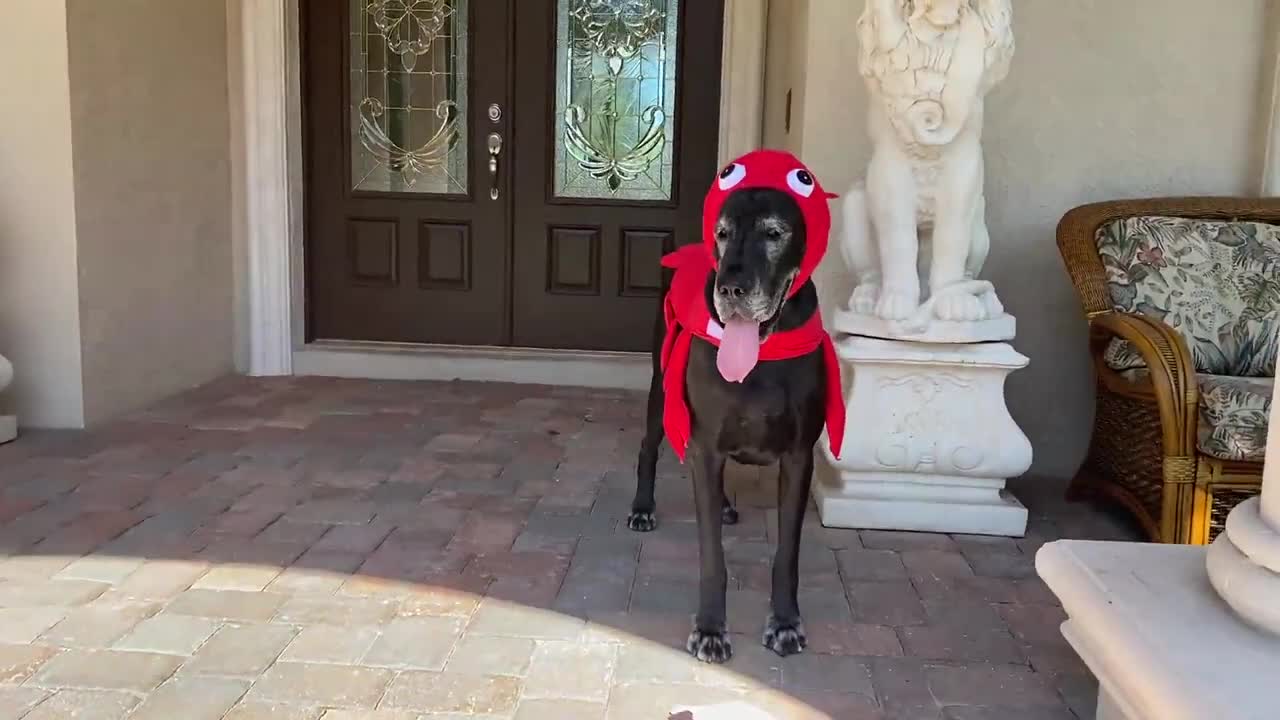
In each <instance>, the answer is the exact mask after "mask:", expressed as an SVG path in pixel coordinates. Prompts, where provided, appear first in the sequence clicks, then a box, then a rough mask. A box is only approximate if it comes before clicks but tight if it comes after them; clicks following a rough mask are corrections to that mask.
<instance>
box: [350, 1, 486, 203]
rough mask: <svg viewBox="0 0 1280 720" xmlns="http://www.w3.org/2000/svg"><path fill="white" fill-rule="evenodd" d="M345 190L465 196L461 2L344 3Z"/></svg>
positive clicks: (464, 31)
mask: <svg viewBox="0 0 1280 720" xmlns="http://www.w3.org/2000/svg"><path fill="white" fill-rule="evenodd" d="M350 2H351V11H350V12H351V68H350V70H351V88H350V92H351V98H350V112H351V133H352V143H351V155H352V157H351V183H352V187H353V188H355V189H356V190H365V191H373V192H408V193H438V194H439V193H442V194H451V195H457V194H466V192H467V52H468V47H467V45H468V42H467V14H468V13H467V11H468V7H467V4H468V3H467V0H350Z"/></svg>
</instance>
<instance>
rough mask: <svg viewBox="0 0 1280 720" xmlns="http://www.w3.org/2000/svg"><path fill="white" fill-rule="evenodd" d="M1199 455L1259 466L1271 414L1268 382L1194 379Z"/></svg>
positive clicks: (1267, 379) (1248, 379)
mask: <svg viewBox="0 0 1280 720" xmlns="http://www.w3.org/2000/svg"><path fill="white" fill-rule="evenodd" d="M1196 379H1197V380H1198V381H1199V383H1200V422H1199V427H1198V429H1197V438H1198V439H1197V445H1198V446H1199V448H1200V452H1202V453H1204V454H1206V455H1209V456H1211V457H1216V458H1220V459H1222V460H1249V461H1253V462H1262V457H1263V455H1264V453H1265V451H1266V448H1267V417H1268V414H1269V413H1270V412H1271V385H1272V383H1274V382H1275V381H1274V380H1272V379H1271V378H1245V377H1226V376H1223V375H1197V376H1196Z"/></svg>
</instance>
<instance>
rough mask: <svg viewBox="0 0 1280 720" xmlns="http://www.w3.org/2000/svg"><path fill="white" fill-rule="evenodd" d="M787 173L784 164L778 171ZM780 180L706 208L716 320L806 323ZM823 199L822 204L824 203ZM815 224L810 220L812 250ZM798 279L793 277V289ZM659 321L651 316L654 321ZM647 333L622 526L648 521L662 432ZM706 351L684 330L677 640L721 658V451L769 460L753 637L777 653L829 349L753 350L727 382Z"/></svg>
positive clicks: (726, 515) (796, 208) (748, 460)
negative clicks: (692, 605) (683, 556)
mask: <svg viewBox="0 0 1280 720" xmlns="http://www.w3.org/2000/svg"><path fill="white" fill-rule="evenodd" d="M801 167H802V166H801ZM734 168H735V165H730V166H729V167H727V168H725V170H724V171H723V172H722V173H721V176H720V177H721V184H720V187H721V188H722V189H723V188H724V187H725V185H724V182H723V181H724V178H725V177H726V174H728V173H732V172H735V170H734ZM801 172H803V174H802V175H801V176H799V180H800V181H804V180H806V179H807V180H808V181H809V182H810V183H812V179H811V178H809V177H807V172H804V171H801ZM794 175H795V171H792V176H789V177H794ZM789 182H791V189H792V192H788V191H787V190H786V189H778V188H775V187H759V186H754V187H747V186H746V185H747V184H746V183H743V185H744V187H743V188H741V189H736V190H730V191H729V193H728V195H727V196H726V197H725V198H724V202H723V204H722V205H721V209H720V212H719V214H718V217H715V218H714V226H713V232H714V255H715V261H716V268H715V271H714V272H710V273H708V275H707V281H706V285H705V288H704V290H703V293H702V301H703V302H705V303H706V309H707V311H708V312H709V313H710V316H711V317H712V318H717V319H719V321H720V322H721V323H723V324H725V325H726V326H727V325H728V324H729V323H731V322H732V321H734V320H735V319H746V320H748V321H750V322H751V323H756V322H758V323H759V337H760V341H761V342H763V341H764V340H765V339H767V338H768V337H770V336H771V335H772V334H774V333H783V332H787V331H792V330H796V329H799V328H801V327H804V326H806V324H807V323H811V320H812V319H814V318H815V316H816V315H817V313H818V295H817V291H816V289H815V288H814V285H813V282H812V281H810V280H808V272H812V268H808V269H807V272H804V273H801V265H802V263H804V262H806V257H807V255H811V254H809V253H806V249H807V247H808V242H809V241H810V238H809V237H808V235H807V232H808V231H809V230H810V229H809V228H807V227H806V219H805V213H804V212H802V208H801V206H800V204H799V202H798V201H797V198H796V197H795V196H794V191H795V190H796V189H802V188H799V187H798V186H797V185H796V184H795V183H796V181H794V180H790V181H789ZM824 195H825V194H824ZM806 197H807V196H806ZM823 202H824V203H825V202H826V200H825V198H824V199H823ZM823 208H824V211H825V205H824V206H823ZM826 230H827V228H825V227H824V228H822V231H823V232H824V237H823V238H822V244H823V249H824V250H825V244H826V238H825V231H826ZM814 264H816V261H815V262H814ZM798 279H799V280H801V281H802V282H803V285H801V286H800V287H799V288H798V289H794V288H793V287H792V286H793V283H794V282H795V281H796V280H798ZM793 290H794V291H793ZM662 326H663V323H662V321H661V319H660V320H659V331H660V330H661V328H662ZM658 334H660V333H658ZM823 337H824V338H825V334H824V335H823ZM657 345H658V342H657V339H655V351H654V361H653V362H654V376H653V381H652V384H651V386H650V389H649V399H648V418H647V423H646V433H645V437H644V440H643V443H642V445H641V449H640V455H639V462H638V467H637V487H636V495H635V499H634V501H633V503H632V511H631V514H630V516H629V517H628V520H627V524H628V526H629V527H630V529H632V530H634V531H638V532H648V531H651V530H654V529H655V528H656V527H657V521H656V519H655V516H654V511H655V507H654V506H655V503H654V480H655V473H656V465H657V460H658V453H659V449H660V447H661V445H662V440H663V436H664V428H663V408H664V400H665V398H664V384H663V379H662V372H661V369H660V349H659V348H658V347H657ZM721 347H722V348H723V347H724V346H723V343H722V345H721ZM717 352H718V350H717V347H716V346H714V345H712V344H711V343H710V342H704V341H701V340H697V339H695V340H693V342H692V344H691V346H690V347H689V353H688V361H687V369H686V371H685V373H686V374H685V382H684V387H685V389H686V391H685V395H686V403H687V407H688V410H689V415H690V417H691V423H690V425H691V427H690V432H689V438H688V442H689V448H690V450H691V452H690V453H689V457H690V461H691V463H692V475H693V486H694V496H695V500H696V506H697V519H698V543H699V554H700V565H701V582H700V599H699V604H698V611H697V616H696V620H695V624H694V629H693V632H692V633H691V634H690V635H689V640H688V650H689V652H690V653H691V654H693V655H695V656H697V657H698V659H700V660H703V661H706V662H724V661H726V660H728V659H729V658H730V657H731V655H732V648H731V646H730V642H729V636H728V630H727V627H726V612H725V590H726V584H727V581H728V575H727V571H726V568H725V560H724V551H723V547H722V544H721V530H722V526H723V525H724V524H730V525H732V524H734V523H736V522H737V520H738V514H737V512H736V511H735V510H734V508H733V506H732V505H731V504H730V502H729V501H728V499H727V498H726V496H725V492H724V469H725V464H726V462H728V461H729V460H733V461H735V462H738V463H742V464H747V465H760V466H764V465H773V464H775V463H776V464H777V465H778V466H779V477H778V527H779V530H780V537H779V543H778V548H777V554H776V555H775V557H774V560H773V591H772V595H771V611H770V613H769V616H768V617H767V618H766V620H765V629H764V635H763V643H764V645H765V646H766V647H768V648H770V649H771V650H773V651H774V652H775V653H777V654H779V655H783V656H785V655H791V654H794V653H799V652H801V651H802V650H804V648H805V645H806V638H805V632H804V625H803V623H802V621H801V617H800V608H799V605H798V602H797V590H798V585H799V550H800V535H801V528H802V524H803V522H804V517H805V507H806V505H807V503H808V499H809V487H810V483H811V479H812V475H813V450H814V445H815V443H816V442H817V440H818V439H819V437H820V435H821V432H822V428H823V424H824V419H825V412H826V403H827V401H828V398H827V394H826V383H827V382H829V381H830V376H829V374H828V373H827V372H826V370H827V369H826V368H824V364H825V363H828V362H830V360H829V359H828V356H826V355H824V353H823V351H822V349H821V348H818V349H814V350H812V351H811V352H807V353H806V354H803V355H800V356H797V357H792V358H789V359H781V360H768V361H765V362H760V363H759V364H758V365H755V366H754V367H753V369H751V370H750V371H749V374H747V375H746V376H745V378H742V379H741V382H731V381H729V380H726V379H725V377H724V376H723V372H722V369H721V370H718V369H717ZM669 371H670V370H669ZM841 412H843V411H842V410H841ZM841 417H843V415H841ZM842 436H843V435H842Z"/></svg>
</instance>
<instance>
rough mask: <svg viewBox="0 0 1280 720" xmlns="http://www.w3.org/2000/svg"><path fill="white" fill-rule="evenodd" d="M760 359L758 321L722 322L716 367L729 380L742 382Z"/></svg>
mask: <svg viewBox="0 0 1280 720" xmlns="http://www.w3.org/2000/svg"><path fill="white" fill-rule="evenodd" d="M759 361H760V323H758V322H750V321H747V320H736V319H735V320H730V321H729V322H727V323H725V324H724V335H723V336H722V337H721V338H720V352H718V353H717V354H716V368H717V369H719V370H720V375H721V376H722V377H723V378H724V379H725V380H728V381H729V382H742V381H743V380H745V379H746V377H747V374H748V373H750V372H751V369H752V368H754V367H755V366H756V363H757V362H759Z"/></svg>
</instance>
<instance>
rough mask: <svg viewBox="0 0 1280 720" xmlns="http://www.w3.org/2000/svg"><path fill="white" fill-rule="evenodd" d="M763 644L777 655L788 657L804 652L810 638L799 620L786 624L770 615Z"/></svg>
mask: <svg viewBox="0 0 1280 720" xmlns="http://www.w3.org/2000/svg"><path fill="white" fill-rule="evenodd" d="M762 643H763V644H764V646H765V647H767V648H769V649H770V650H772V651H774V652H775V653H777V654H779V655H781V656H782V657H786V656H788V655H797V654H799V653H802V652H804V649H805V647H807V646H808V645H809V638H808V637H806V636H805V634H804V623H802V622H800V619H799V618H796V619H795V621H794V622H784V621H782V620H779V619H778V618H777V617H775V616H774V615H773V613H770V614H769V619H768V620H765V623H764V639H763V640H762Z"/></svg>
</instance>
